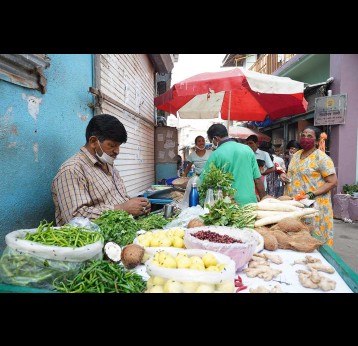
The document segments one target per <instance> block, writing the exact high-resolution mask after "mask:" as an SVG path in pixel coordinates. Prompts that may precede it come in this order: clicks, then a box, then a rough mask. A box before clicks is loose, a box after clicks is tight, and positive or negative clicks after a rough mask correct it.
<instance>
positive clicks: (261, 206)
mask: <svg viewBox="0 0 358 346" xmlns="http://www.w3.org/2000/svg"><path fill="white" fill-rule="evenodd" d="M257 210H273V211H298V210H301V208H298V207H295V206H293V205H288V204H285V203H264V202H263V201H262V202H259V203H257Z"/></svg>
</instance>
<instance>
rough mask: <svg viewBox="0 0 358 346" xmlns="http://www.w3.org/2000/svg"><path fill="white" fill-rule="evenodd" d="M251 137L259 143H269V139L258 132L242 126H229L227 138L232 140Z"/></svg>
mask: <svg viewBox="0 0 358 346" xmlns="http://www.w3.org/2000/svg"><path fill="white" fill-rule="evenodd" d="M251 135H256V136H257V138H258V140H259V142H262V141H265V142H270V141H271V137H270V136H267V135H265V134H264V133H261V132H260V131H257V130H253V129H249V128H248V127H243V126H231V127H230V129H229V136H230V137H234V138H240V139H246V138H247V137H249V136H251Z"/></svg>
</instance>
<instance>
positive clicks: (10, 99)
mask: <svg viewBox="0 0 358 346" xmlns="http://www.w3.org/2000/svg"><path fill="white" fill-rule="evenodd" d="M48 56H49V57H50V59H51V62H50V63H51V64H50V66H49V67H48V68H47V69H46V70H45V71H44V74H45V76H46V78H47V92H46V94H41V93H40V92H39V91H36V90H33V89H27V88H23V87H21V86H18V85H15V84H11V83H8V82H6V81H3V80H0V157H1V163H0V167H1V170H0V253H1V252H2V251H3V250H4V248H5V246H6V244H5V235H6V234H7V233H9V232H11V231H14V230H17V229H21V228H35V227H37V226H38V225H39V223H40V221H41V220H43V219H46V220H48V221H53V220H54V206H53V202H52V196H51V183H52V179H53V177H54V176H55V174H56V172H57V170H58V168H59V166H60V165H61V164H62V163H63V162H64V161H65V160H66V159H67V158H69V157H70V156H72V155H73V154H74V153H76V152H77V151H78V150H79V148H80V147H81V146H82V145H84V144H85V141H86V140H85V129H86V126H87V123H88V121H89V120H90V118H91V117H92V116H93V111H92V109H91V108H89V107H88V105H89V104H90V103H92V102H93V101H94V99H93V97H92V95H91V94H90V93H89V92H88V88H89V87H90V86H92V85H93V57H92V55H90V54H49V55H48ZM29 97H30V98H29ZM40 99H41V100H40ZM38 102H40V103H39V106H38V114H36V113H37V109H36V107H37V106H36V103H38ZM34 104H35V105H34Z"/></svg>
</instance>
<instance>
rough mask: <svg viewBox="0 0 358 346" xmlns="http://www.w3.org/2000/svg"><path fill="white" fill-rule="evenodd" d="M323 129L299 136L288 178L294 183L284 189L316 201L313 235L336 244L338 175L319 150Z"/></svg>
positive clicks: (306, 132)
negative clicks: (334, 197)
mask: <svg viewBox="0 0 358 346" xmlns="http://www.w3.org/2000/svg"><path fill="white" fill-rule="evenodd" d="M320 134H321V130H320V129H319V128H317V127H315V126H307V127H306V128H305V129H304V130H303V131H302V133H301V135H300V141H299V144H300V146H301V148H302V149H301V150H298V151H297V152H296V153H295V154H294V155H293V156H292V159H291V162H290V165H289V167H288V172H287V176H288V178H289V179H291V182H290V183H289V184H287V185H286V186H285V195H288V196H291V197H295V196H296V195H298V194H299V193H302V192H305V193H306V196H307V197H308V198H309V199H312V200H314V201H315V203H314V207H315V208H316V209H318V215H317V216H316V217H315V218H314V220H313V221H312V225H313V227H314V230H313V232H314V233H315V234H316V235H317V236H318V237H320V238H321V240H322V241H325V242H326V244H327V245H329V246H332V245H333V209H332V201H331V190H332V189H333V188H335V187H336V186H337V175H336V171H335V168H334V164H333V161H332V159H331V158H330V157H329V156H328V155H327V154H326V153H325V152H323V151H321V150H319V149H317V146H318V142H319V139H320Z"/></svg>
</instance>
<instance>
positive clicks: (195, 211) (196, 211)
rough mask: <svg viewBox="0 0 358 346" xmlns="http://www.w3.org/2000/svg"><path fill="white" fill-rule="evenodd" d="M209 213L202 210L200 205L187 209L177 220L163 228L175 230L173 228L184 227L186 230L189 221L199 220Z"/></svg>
mask: <svg viewBox="0 0 358 346" xmlns="http://www.w3.org/2000/svg"><path fill="white" fill-rule="evenodd" d="M206 213H207V210H205V209H204V208H202V207H201V206H200V205H197V206H195V207H190V208H189V207H188V208H185V209H184V210H183V211H182V212H181V213H180V214H179V215H178V217H177V218H176V219H174V220H173V221H171V222H169V223H167V224H166V225H165V226H164V227H163V228H164V229H167V228H173V227H184V228H186V227H187V225H188V223H189V221H190V220H193V219H196V218H198V217H199V216H200V215H204V214H206Z"/></svg>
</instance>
